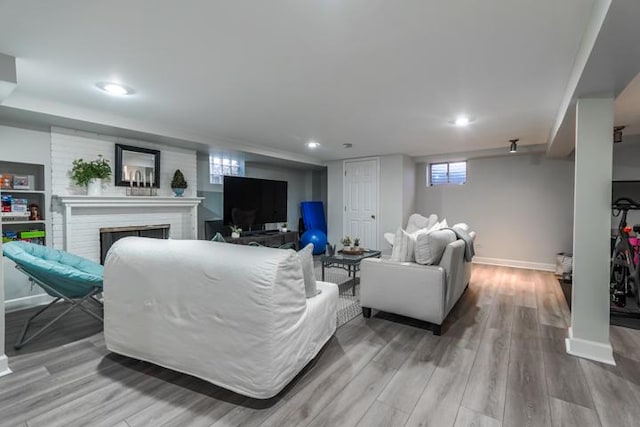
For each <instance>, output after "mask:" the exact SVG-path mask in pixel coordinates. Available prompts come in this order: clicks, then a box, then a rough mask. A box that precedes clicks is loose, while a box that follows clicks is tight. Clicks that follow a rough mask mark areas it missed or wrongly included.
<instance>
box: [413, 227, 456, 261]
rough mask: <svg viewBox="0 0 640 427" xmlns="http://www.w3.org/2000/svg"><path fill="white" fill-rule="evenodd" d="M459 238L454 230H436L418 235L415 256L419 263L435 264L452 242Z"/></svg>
mask: <svg viewBox="0 0 640 427" xmlns="http://www.w3.org/2000/svg"><path fill="white" fill-rule="evenodd" d="M456 239H457V237H456V233H454V232H453V230H434V231H430V232H428V233H419V234H418V235H417V236H416V244H415V258H416V262H417V263H418V264H425V265H435V264H438V263H439V262H440V260H441V259H442V254H444V250H445V249H446V248H447V245H448V244H449V243H451V242H455V241H456Z"/></svg>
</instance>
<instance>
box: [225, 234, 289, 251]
mask: <svg viewBox="0 0 640 427" xmlns="http://www.w3.org/2000/svg"><path fill="white" fill-rule="evenodd" d="M298 240H299V238H298V232H297V231H285V232H282V231H279V230H266V231H254V232H250V233H243V234H242V235H241V236H240V237H238V238H235V239H234V238H232V237H228V238H226V241H227V243H234V244H236V245H248V244H250V243H257V244H259V245H262V246H268V247H271V248H279V247H280V246H282V245H284V244H287V243H293V245H294V247H295V249H296V250H298V246H299V244H298Z"/></svg>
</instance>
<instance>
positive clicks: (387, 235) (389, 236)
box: [384, 233, 396, 246]
mask: <svg viewBox="0 0 640 427" xmlns="http://www.w3.org/2000/svg"><path fill="white" fill-rule="evenodd" d="M395 239H396V235H395V234H394V233H384V240H386V241H387V243H389V245H391V246H393V241H394V240H395Z"/></svg>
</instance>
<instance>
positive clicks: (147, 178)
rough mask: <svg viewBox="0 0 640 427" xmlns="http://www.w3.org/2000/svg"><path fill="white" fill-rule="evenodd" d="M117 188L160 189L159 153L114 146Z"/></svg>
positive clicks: (126, 146)
mask: <svg viewBox="0 0 640 427" xmlns="http://www.w3.org/2000/svg"><path fill="white" fill-rule="evenodd" d="M115 169H116V172H115V178H116V179H115V181H116V186H118V187H129V186H133V187H150V188H160V151H159V150H151V149H149V148H141V147H132V146H130V145H122V144H116V164H115Z"/></svg>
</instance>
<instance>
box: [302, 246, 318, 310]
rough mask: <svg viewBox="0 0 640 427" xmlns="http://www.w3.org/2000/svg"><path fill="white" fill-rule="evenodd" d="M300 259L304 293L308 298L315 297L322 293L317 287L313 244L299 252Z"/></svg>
mask: <svg viewBox="0 0 640 427" xmlns="http://www.w3.org/2000/svg"><path fill="white" fill-rule="evenodd" d="M298 258H299V259H300V263H301V264H302V274H303V276H304V291H305V294H306V295H307V298H312V297H315V296H316V295H318V294H319V293H320V291H319V290H318V287H317V285H316V273H315V269H314V268H313V243H309V244H308V245H307V246H305V247H304V248H302V249H300V250H299V251H298Z"/></svg>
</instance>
